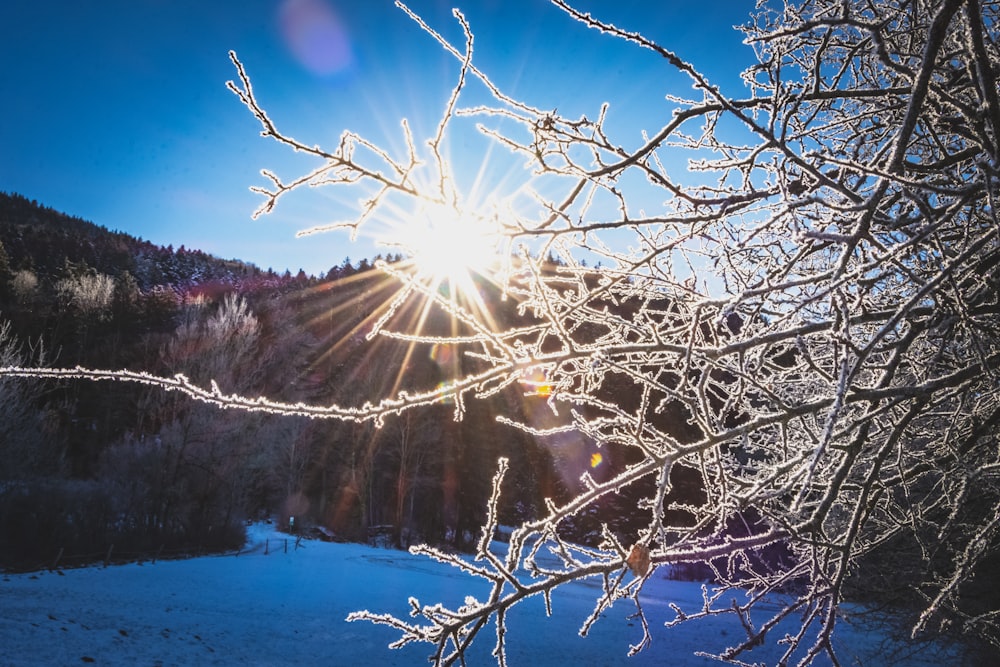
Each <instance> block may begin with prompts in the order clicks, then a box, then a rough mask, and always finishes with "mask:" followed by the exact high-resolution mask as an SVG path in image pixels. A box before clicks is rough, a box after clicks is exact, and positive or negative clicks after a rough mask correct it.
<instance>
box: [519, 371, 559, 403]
mask: <svg viewBox="0 0 1000 667" xmlns="http://www.w3.org/2000/svg"><path fill="white" fill-rule="evenodd" d="M521 386H523V387H524V388H525V390H526V391H527V392H528V393H529V394H531V395H533V396H541V397H543V398H546V397H548V396H551V395H552V385H551V384H550V383H549V381H548V378H546V377H545V373H543V372H542V371H532V372H530V373H527V374H526V375H525V376H524V377H523V378H522V379H521Z"/></svg>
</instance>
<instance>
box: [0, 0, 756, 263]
mask: <svg viewBox="0 0 1000 667" xmlns="http://www.w3.org/2000/svg"><path fill="white" fill-rule="evenodd" d="M408 4H409V5H410V7H411V8H412V9H413V10H414V11H416V12H417V13H418V14H420V15H421V16H423V17H424V18H425V20H426V21H427V22H428V23H429V24H431V25H432V26H433V27H434V28H435V29H437V30H439V31H440V32H442V33H443V34H445V35H446V36H448V37H449V38H451V39H453V40H454V41H455V42H456V43H461V31H460V29H459V27H458V25H457V23H456V22H455V21H454V19H453V18H452V16H451V11H450V10H451V7H452V6H457V7H459V8H460V9H461V10H462V11H463V12H464V13H465V15H466V17H467V18H468V20H469V22H470V24H471V26H472V29H473V31H474V32H475V35H476V58H475V62H476V63H477V65H478V66H479V67H480V68H481V69H482V70H484V71H486V72H487V73H488V74H490V75H491V76H492V77H493V78H494V81H495V82H496V83H497V84H499V85H500V86H501V87H502V88H503V89H504V91H505V92H508V93H510V94H512V95H514V96H515V97H520V98H522V99H524V100H525V101H526V102H528V103H530V104H532V105H534V106H536V107H539V108H558V110H559V111H560V112H561V113H563V114H566V115H570V116H575V115H581V114H587V115H588V116H590V117H594V116H595V115H596V112H597V110H598V108H599V105H600V103H601V102H603V101H610V102H611V103H612V106H611V116H610V122H612V123H613V128H615V129H618V130H619V131H620V132H621V134H619V138H620V139H621V141H622V142H623V143H626V145H627V143H628V142H629V141H634V142H635V143H638V142H639V140H640V132H641V130H642V129H643V128H646V129H651V130H652V129H657V128H658V127H659V126H660V125H661V123H662V121H663V119H666V118H668V117H669V114H670V111H671V108H670V106H669V104H668V103H667V102H666V101H665V100H664V99H663V97H664V95H665V94H667V93H674V94H680V95H685V94H687V93H688V92H689V91H690V84H689V83H688V81H687V80H685V79H683V78H682V77H680V76H679V75H677V74H676V72H674V71H672V70H671V69H670V68H669V66H668V65H667V64H666V63H665V62H663V61H662V59H660V58H658V57H657V56H655V55H654V54H652V53H651V52H649V51H643V50H641V49H638V48H637V47H635V46H631V45H627V44H623V43H619V42H617V41H616V40H613V39H611V38H609V37H607V36H604V35H601V34H599V33H597V32H596V31H593V30H588V29H587V28H586V27H585V26H583V25H582V24H580V23H578V22H576V21H573V20H572V19H570V18H569V17H567V16H566V15H565V14H563V13H562V12H561V11H560V10H559V9H558V8H556V7H554V6H552V5H551V4H549V3H548V2H546V0H476V1H471V0H412V2H410V3H408ZM753 4H754V3H753V2H752V0H741V1H736V0H727V1H720V2H712V3H705V2H703V1H688V0H682V1H678V2H666V1H664V2H653V1H639V0H590V1H583V0H581V1H579V2H577V3H576V6H578V7H579V8H580V9H583V10H586V11H590V12H592V13H593V14H594V15H595V16H599V17H601V18H605V19H607V20H609V21H611V22H614V23H616V24H618V25H620V26H622V27H625V28H628V29H631V30H638V31H641V32H643V33H644V34H646V35H647V36H648V37H651V38H653V39H656V40H658V41H660V42H661V43H663V44H664V45H665V46H667V47H668V48H671V49H672V50H674V51H675V52H677V53H678V54H679V55H680V56H681V57H683V58H685V59H687V60H688V61H690V62H692V63H694V64H695V65H696V66H698V67H699V68H700V69H701V70H702V71H703V72H705V73H707V74H708V75H709V76H710V77H711V78H712V79H713V80H714V81H716V82H717V83H719V84H720V85H722V86H723V89H724V90H728V91H730V92H732V93H734V94H737V95H739V94H742V92H743V91H742V85H741V84H740V81H739V78H738V75H739V72H740V71H741V70H742V69H743V68H744V67H746V66H747V65H748V64H749V62H750V61H751V59H752V53H751V51H750V50H749V48H748V47H747V46H745V45H743V44H742V43H741V36H740V35H739V34H738V33H737V32H735V31H734V30H733V29H732V26H733V25H735V24H737V23H743V22H744V21H745V20H746V17H747V14H748V12H749V11H750V10H751V9H752V7H753ZM709 6H710V7H711V10H707V9H706V8H707V7H709ZM3 14H4V16H3V21H2V22H0V99H3V100H4V103H3V112H2V117H3V123H0V190H3V191H7V192H18V193H20V194H23V195H25V196H27V197H29V198H32V199H37V200H38V201H39V202H41V203H43V204H46V205H48V206H51V207H53V208H56V209H58V210H62V211H65V212H67V213H70V214H72V215H77V216H80V217H82V218H84V219H87V220H91V221H93V222H96V223H98V224H101V225H104V226H106V227H108V228H110V229H117V230H122V231H126V232H128V233H131V234H134V235H137V236H141V237H143V238H146V239H149V240H151V241H153V242H156V243H160V244H163V245H167V244H172V245H174V246H175V247H178V246H180V245H186V246H187V247H189V248H200V249H202V250H205V251H207V252H210V253H213V254H216V255H219V256H222V257H225V258H239V259H243V260H246V261H250V262H253V263H255V264H257V265H258V266H260V267H261V268H265V269H266V268H268V267H272V268H274V269H276V270H279V271H283V270H284V269H286V268H287V269H290V270H291V271H292V272H293V273H294V272H295V271H297V270H298V269H299V268H304V269H305V270H306V271H307V272H309V273H320V272H325V271H326V270H327V269H329V268H330V267H331V266H334V265H337V264H340V263H341V261H342V260H343V259H344V258H345V257H348V256H349V257H351V258H352V259H354V260H357V259H360V258H361V257H363V256H369V257H370V256H372V255H374V254H375V252H377V251H378V249H377V248H376V247H375V246H373V245H372V244H371V243H370V242H368V241H366V240H364V239H362V240H361V241H360V242H359V243H357V244H354V245H351V244H350V243H349V242H348V239H347V236H346V235H345V234H339V233H336V234H325V235H322V236H315V237H309V238H306V239H296V238H295V236H294V235H295V231H297V230H299V229H302V228H306V227H310V226H313V225H316V224H322V223H324V222H330V221H334V220H343V219H347V218H350V217H352V216H351V211H352V207H354V206H355V202H356V199H357V197H358V194H357V193H350V192H347V191H345V190H339V191H338V190H336V189H326V190H324V191H321V192H316V193H315V194H314V195H313V196H306V195H303V196H302V197H298V198H289V199H287V200H283V202H282V203H281V204H279V206H278V207H277V209H275V211H274V212H273V213H272V214H270V215H268V216H264V217H262V218H260V219H258V220H251V214H252V212H253V211H254V210H255V209H256V207H257V206H258V204H259V203H260V197H259V196H258V195H255V194H253V193H251V192H249V190H248V188H249V187H250V186H251V185H263V184H264V181H263V179H262V177H261V176H260V173H259V172H260V169H262V168H268V169H271V170H273V171H275V172H277V173H279V174H280V175H283V176H286V177H289V178H291V177H294V176H296V175H298V174H300V173H301V172H304V171H307V170H308V169H310V168H311V167H313V166H315V164H314V163H312V162H309V161H308V160H304V159H302V158H301V157H300V156H295V155H293V154H291V153H290V152H289V151H288V150H287V149H284V148H281V147H280V146H277V145H276V144H274V143H273V142H270V141H268V140H265V139H263V138H261V137H260V136H259V129H260V128H259V125H258V124H257V122H256V120H255V119H254V118H253V117H252V116H251V115H250V113H249V112H248V111H247V110H246V109H244V108H243V107H242V106H241V105H240V103H239V101H238V100H237V99H236V97H235V96H234V95H233V94H232V93H230V92H229V91H228V90H226V88H225V82H226V81H227V80H229V79H233V78H235V71H234V70H233V67H232V65H231V63H230V62H229V59H228V57H227V52H228V51H229V50H230V49H233V50H235V51H236V52H237V53H238V54H239V57H240V58H241V60H242V61H243V63H244V65H245V66H246V68H247V70H248V72H249V74H250V76H251V77H252V79H253V82H254V87H255V92H256V93H257V95H258V98H259V100H260V102H261V104H262V105H263V107H264V108H265V109H266V110H267V111H268V112H269V114H270V115H271V116H272V118H273V119H274V120H275V121H276V122H277V123H278V125H279V127H280V128H282V129H284V130H285V131H286V132H288V133H289V134H291V135H293V136H295V137H296V138H297V139H300V140H302V141H304V142H305V143H309V144H317V143H318V144H322V145H327V146H333V145H334V144H335V142H336V140H337V138H338V137H339V135H340V132H341V131H342V130H344V129H345V128H347V129H351V130H353V131H356V132H358V133H360V134H362V135H363V136H365V137H366V138H368V139H371V140H373V141H375V142H376V143H380V144H384V145H386V146H388V147H397V148H398V147H399V146H400V145H401V143H402V134H401V131H400V126H399V121H400V119H401V118H403V117H406V118H408V119H409V120H410V122H411V123H412V125H413V127H414V130H415V135H416V138H417V139H418V140H420V141H422V140H423V139H426V138H428V137H429V135H430V133H431V132H432V131H433V128H434V126H435V124H436V122H437V119H438V118H439V115H440V112H441V110H442V109H443V108H444V104H445V102H446V99H447V96H448V93H449V91H450V90H451V87H452V86H453V85H454V82H455V78H456V76H457V73H458V67H459V65H458V62H457V61H456V60H455V59H454V58H452V57H451V56H449V55H447V54H445V53H444V52H443V51H442V50H441V48H440V47H439V46H438V45H437V44H435V43H434V42H433V40H432V39H431V38H430V37H429V36H427V35H426V34H424V33H423V32H421V31H420V30H419V28H418V27H417V26H416V25H415V24H414V23H413V22H412V21H411V20H410V19H409V18H408V17H407V16H405V14H404V13H403V12H402V11H400V10H399V9H397V8H396V7H394V6H393V4H392V2H391V0H364V1H357V0H351V1H342V0H285V1H272V2H264V1H262V0H240V1H238V2H237V1H230V0H219V1H213V2H192V1H189V0H131V1H123V0H106V1H103V2H99V3H81V2H69V1H61V2H54V3H53V2H48V3H46V2H38V1H37V0H8V1H7V2H6V3H5V7H4V12H3ZM312 33H318V34H320V35H322V36H323V39H322V40H321V41H319V42H315V41H310V40H311V38H310V34H312ZM469 92H470V100H472V99H474V97H475V94H476V90H475V89H473V88H470V91H469ZM470 127H471V126H470ZM463 147H464V150H465V153H464V154H463ZM450 150H451V154H452V157H453V159H454V160H455V162H456V164H457V165H458V167H459V170H461V168H462V164H463V161H464V160H470V162H469V164H470V165H473V164H476V163H477V161H478V162H481V161H482V159H483V155H484V153H483V150H482V144H481V143H476V142H475V141H472V140H470V142H469V143H468V144H463V143H462V142H461V141H456V142H455V143H454V145H453V146H451V149H450Z"/></svg>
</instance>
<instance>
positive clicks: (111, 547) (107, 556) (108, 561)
mask: <svg viewBox="0 0 1000 667" xmlns="http://www.w3.org/2000/svg"><path fill="white" fill-rule="evenodd" d="M114 548H115V545H113V544H112V545H111V546H110V547H108V554H107V555H106V556H105V557H104V567H107V566H108V563H110V562H111V551H112V550H113V549H114Z"/></svg>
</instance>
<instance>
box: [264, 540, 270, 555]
mask: <svg viewBox="0 0 1000 667" xmlns="http://www.w3.org/2000/svg"><path fill="white" fill-rule="evenodd" d="M270 551H271V538H270V537H269V538H267V539H266V540H264V555H265V556H266V555H267V554H269V553H270Z"/></svg>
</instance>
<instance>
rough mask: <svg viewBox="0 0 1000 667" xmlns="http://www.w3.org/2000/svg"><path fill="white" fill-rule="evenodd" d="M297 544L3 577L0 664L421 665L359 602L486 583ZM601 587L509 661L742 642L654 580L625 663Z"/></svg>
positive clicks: (536, 612)
mask: <svg viewBox="0 0 1000 667" xmlns="http://www.w3.org/2000/svg"><path fill="white" fill-rule="evenodd" d="M286 540H287V542H286ZM265 543H266V544H267V549H266V550H267V553H265ZM286 543H287V552H286V550H285V545H286ZM294 544H295V541H294V538H289V537H288V536H286V535H284V534H281V533H276V532H274V531H273V529H272V528H271V526H265V525H259V526H253V527H252V528H251V529H250V533H249V542H248V546H247V548H246V549H245V550H244V551H243V552H242V553H241V554H240V555H239V556H233V555H228V556H212V557H202V558H195V559H190V560H179V561H159V562H157V563H155V564H150V563H146V564H130V565H120V566H111V567H107V568H103V567H100V566H97V567H89V568H82V569H73V570H65V571H62V572H47V571H46V572H36V573H31V574H17V575H14V574H7V575H3V576H2V577H0V665H3V666H4V667H21V666H23V667H28V666H30V667H36V666H39V665H84V664H96V665H130V666H131V665H148V666H156V667H166V666H168V665H184V666H187V665H333V666H339V665H345V666H346V665H420V664H426V662H425V661H426V657H427V655H429V652H430V647H429V646H428V645H411V646H407V647H405V648H403V649H400V650H395V651H394V650H390V649H388V648H387V647H386V646H387V644H388V643H389V642H391V641H393V640H395V639H397V638H398V635H397V633H396V632H395V631H393V630H391V629H390V628H387V627H384V626H375V625H372V624H369V623H347V622H345V620H344V619H345V617H346V616H347V615H348V614H349V613H350V612H352V611H357V610H359V609H369V610H371V611H374V612H391V613H394V614H396V615H397V616H402V617H406V614H407V611H408V606H407V598H408V597H409V596H411V595H413V596H416V597H417V598H418V599H419V600H420V601H421V602H427V603H431V602H443V603H446V604H453V605H454V604H456V603H460V601H462V600H464V598H465V596H466V595H468V594H472V595H475V594H477V593H478V592H479V590H477V586H476V583H477V582H475V581H470V579H469V578H468V577H467V576H465V575H462V574H460V573H458V572H457V571H456V570H454V569H453V568H451V567H449V566H447V565H444V564H441V563H438V562H436V561H433V560H431V559H428V558H425V557H420V556H413V555H411V554H409V553H405V552H399V551H391V550H386V549H374V548H370V547H365V546H361V545H352V544H332V543H324V542H318V541H306V540H303V541H302V543H301V547H300V548H298V549H295V548H294ZM479 588H481V587H479ZM597 594H598V588H597V586H596V584H594V585H593V586H590V585H587V584H586V583H581V584H578V585H572V586H567V587H565V589H564V590H562V591H560V593H557V594H556V595H555V596H554V598H553V607H554V615H553V617H551V618H546V617H545V613H544V608H543V606H542V601H541V600H528V601H526V602H525V603H522V604H521V605H520V606H519V607H517V608H515V609H514V611H513V612H512V613H511V615H510V617H509V619H508V630H509V634H508V637H509V641H510V643H509V646H508V660H509V664H510V665H512V666H513V667H518V666H520V665H588V666H594V667H597V666H600V665H635V666H648V665H658V666H662V665H667V664H669V665H670V666H671V667H695V666H702V665H717V664H718V663H717V662H714V661H710V660H708V659H705V658H698V657H694V656H693V655H692V654H693V653H694V652H695V651H696V650H699V649H706V648H710V649H716V650H718V649H721V648H724V647H725V646H726V645H727V644H729V643H732V642H735V641H736V640H737V639H738V638H737V637H736V636H735V635H734V634H733V633H734V632H735V630H736V629H735V628H733V627H732V626H731V625H730V623H729V622H728V621H718V622H711V623H691V624H688V625H683V626H680V627H678V628H673V629H666V628H664V627H663V621H664V620H666V619H667V618H668V617H669V615H670V613H669V609H668V608H667V607H666V604H667V602H671V601H672V602H676V603H678V604H680V605H681V606H682V607H686V608H689V609H696V608H697V607H698V606H699V601H700V600H701V587H700V585H698V584H692V583H684V582H676V581H669V580H667V579H664V578H659V577H658V578H656V579H654V580H652V581H650V582H649V585H647V587H646V589H645V595H644V602H643V606H644V608H645V610H646V612H647V615H648V616H649V617H650V620H651V622H652V625H653V628H652V631H653V633H654V637H653V645H652V646H651V647H650V648H649V649H647V650H646V651H644V652H643V653H640V654H639V655H638V656H637V657H635V658H631V659H630V658H627V657H626V653H627V651H628V646H629V643H631V642H636V641H638V640H639V639H640V637H641V629H640V628H639V627H638V625H637V624H636V623H635V622H634V621H633V620H630V619H629V618H628V615H629V614H630V613H631V612H632V611H633V609H632V608H631V607H630V606H629V605H626V604H624V603H620V604H619V605H616V606H615V607H614V608H613V609H612V610H611V611H610V612H608V613H607V614H606V617H605V618H603V619H601V621H600V622H599V623H598V624H597V625H596V626H595V627H594V628H593V629H592V630H591V633H590V635H589V636H588V637H586V638H581V637H579V636H578V634H577V630H578V628H579V626H580V623H581V622H582V621H583V620H584V619H585V618H586V617H587V616H588V614H589V612H590V611H591V609H593V606H594V601H595V599H596V596H597ZM838 631H839V635H838V638H839V640H840V644H841V646H843V647H845V649H849V650H845V653H844V656H843V657H846V658H848V659H847V660H846V661H845V664H863V665H878V664H881V663H880V660H879V658H878V657H877V656H873V650H874V647H875V646H876V645H877V644H878V642H879V641H880V639H881V638H880V637H879V636H878V635H877V634H875V633H866V632H865V631H864V629H863V628H856V627H852V626H850V625H846V624H841V625H840V626H838ZM727 632H728V633H730V634H729V635H728V637H727V634H726V633H727ZM727 638H728V639H729V640H730V641H728V642H727ZM493 641H494V637H493V636H492V633H489V634H486V635H483V636H482V637H481V638H480V640H479V642H478V644H477V645H476V647H474V651H473V654H472V655H470V656H469V658H468V664H470V665H490V664H495V660H494V659H493V658H492V657H491V656H490V652H491V650H492V648H493ZM760 650H761V651H762V652H761V654H760V655H759V656H758V655H754V656H752V659H753V660H757V661H761V660H766V661H767V662H768V663H773V661H774V660H775V659H776V655H777V654H776V653H775V651H774V648H773V646H772V647H771V648H770V650H771V653H770V654H769V653H766V652H765V651H766V650H767V647H762V649H760ZM757 652H758V651H756V650H755V651H754V653H755V654H756V653H757ZM910 664H912V665H914V666H918V665H923V664H924V663H920V662H916V661H914V662H912V663H910ZM927 664H930V663H927Z"/></svg>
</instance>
